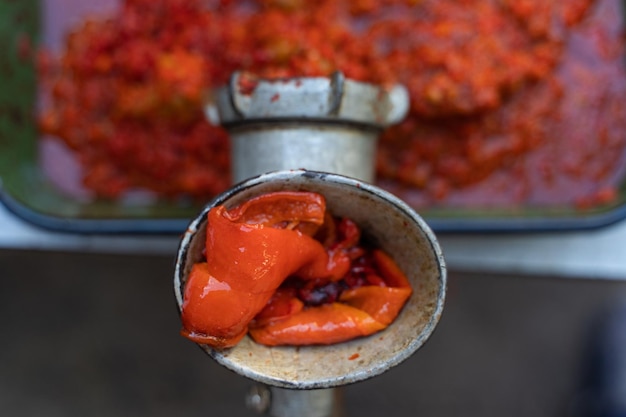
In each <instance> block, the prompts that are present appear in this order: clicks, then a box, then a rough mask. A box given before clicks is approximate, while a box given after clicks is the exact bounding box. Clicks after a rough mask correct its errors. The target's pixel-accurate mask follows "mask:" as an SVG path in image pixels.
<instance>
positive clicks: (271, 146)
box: [230, 123, 378, 182]
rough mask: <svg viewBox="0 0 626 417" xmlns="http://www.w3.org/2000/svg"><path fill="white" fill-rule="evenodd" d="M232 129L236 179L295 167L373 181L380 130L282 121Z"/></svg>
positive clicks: (233, 168)
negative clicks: (271, 124)
mask: <svg viewBox="0 0 626 417" xmlns="http://www.w3.org/2000/svg"><path fill="white" fill-rule="evenodd" d="M230 132H231V145H232V153H231V161H232V177H233V180H234V181H235V182H240V181H243V180H245V179H248V178H251V177H253V176H255V175H258V174H260V173H264V172H270V171H280V170H285V169H292V168H306V169H310V170H315V171H325V172H332V173H335V174H341V175H347V176H350V177H354V178H359V179H362V180H365V181H367V182H373V181H374V174H375V172H374V163H375V160H374V158H375V155H376V140H377V137H378V132H377V131H374V130H371V129H359V128H355V127H354V126H352V125H346V126H341V125H334V126H328V125H322V124H306V123H299V124H290V123H289V124H287V125H285V124H284V123H280V126H275V125H274V126H270V125H267V124H266V125H263V126H258V127H256V128H254V127H253V128H250V129H238V130H236V131H235V130H232V129H231V130H230Z"/></svg>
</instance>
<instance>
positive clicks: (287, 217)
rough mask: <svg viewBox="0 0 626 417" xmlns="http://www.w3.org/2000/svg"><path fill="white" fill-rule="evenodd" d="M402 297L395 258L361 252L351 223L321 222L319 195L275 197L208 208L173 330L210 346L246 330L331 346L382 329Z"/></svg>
mask: <svg viewBox="0 0 626 417" xmlns="http://www.w3.org/2000/svg"><path fill="white" fill-rule="evenodd" d="M322 242H323V243H322ZM410 295H411V287H410V285H409V283H408V280H407V279H406V277H405V276H404V274H403V273H402V272H401V271H400V269H399V268H398V267H397V266H396V265H395V263H394V262H393V260H392V259H391V258H390V257H388V256H387V255H385V254H384V253H383V252H381V251H379V250H367V249H365V248H363V247H361V246H360V231H359V230H358V227H357V226H356V224H355V223H354V222H351V221H350V220H347V219H343V220H336V219H333V218H332V216H329V215H328V213H327V212H326V203H325V200H324V198H323V196H321V195H319V194H316V193H309V192H275V193H269V194H265V195H262V196H260V197H257V198H254V199H252V200H249V201H247V202H246V203H244V204H241V205H240V206H237V207H235V208H233V209H230V210H227V209H226V207H224V206H218V207H215V208H213V209H212V210H210V211H209V214H208V219H207V238H206V262H202V263H198V264H196V265H194V266H193V268H192V270H191V273H190V275H189V277H188V280H187V283H186V286H185V293H184V301H183V306H182V321H183V330H182V332H181V333H182V334H183V335H184V336H186V337H187V338H189V339H191V340H193V341H195V342H198V343H204V344H209V345H211V346H213V347H216V348H224V347H231V346H234V345H235V344H236V343H237V342H239V340H240V339H241V338H242V337H243V336H244V335H245V334H246V333H247V332H248V331H249V332H250V335H251V336H252V338H253V339H254V340H255V341H257V342H259V343H262V344H266V345H284V344H288V345H308V344H330V343H337V342H342V341H345V340H349V339H352V338H354V337H358V336H364V335H369V334H372V333H374V332H377V331H379V330H381V329H383V328H385V327H386V326H387V325H388V324H389V323H391V322H392V321H393V320H394V319H395V317H396V316H397V314H398V313H399V311H400V309H401V308H402V306H403V305H404V303H405V302H406V300H407V299H408V297H409V296H410Z"/></svg>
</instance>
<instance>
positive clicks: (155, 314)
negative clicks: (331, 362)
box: [0, 251, 626, 417]
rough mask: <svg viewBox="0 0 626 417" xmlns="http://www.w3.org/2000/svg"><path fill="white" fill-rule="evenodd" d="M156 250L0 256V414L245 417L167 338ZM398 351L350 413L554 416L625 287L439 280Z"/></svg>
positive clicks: (234, 381) (205, 370)
mask: <svg viewBox="0 0 626 417" xmlns="http://www.w3.org/2000/svg"><path fill="white" fill-rule="evenodd" d="M172 264H173V261H172V259H170V258H167V257H140V256H107V255H95V254H67V253H46V252H27V251H0V324H1V327H0V329H2V342H1V344H0V415H2V416H151V417H158V416H171V415H175V416H229V417H235V416H253V415H255V414H254V413H252V412H249V411H247V410H246V409H245V407H244V404H243V397H244V393H245V392H246V390H247V388H248V387H249V386H250V385H251V383H250V382H249V381H247V380H244V379H243V378H241V377H239V376H237V375H235V374H233V373H231V372H230V371H227V370H225V369H223V368H221V367H219V366H218V365H216V364H215V363H214V362H213V361H212V360H211V359H209V358H208V357H206V356H205V355H204V354H203V353H202V352H201V351H200V350H199V349H198V348H197V347H196V346H195V345H193V344H192V343H191V342H188V341H186V340H185V339H183V338H182V337H180V336H179V335H178V330H179V322H178V316H177V313H176V309H175V303H174V297H173V291H172V286H171V277H172ZM449 279H450V285H449V295H448V301H447V305H446V309H445V312H444V315H443V318H442V321H441V323H440V325H439V327H438V328H437V330H436V332H435V333H434V335H433V336H432V338H431V340H430V341H429V342H428V343H427V344H426V346H425V347H424V348H422V349H421V350H420V351H419V352H418V353H417V354H416V355H414V356H413V357H412V358H411V359H409V360H408V361H406V362H405V363H403V364H402V365H400V366H399V367H397V368H394V369H392V370H391V371H389V372H387V373H386V374H384V375H382V376H379V377H377V378H374V379H372V380H369V381H366V382H362V383H358V384H355V385H352V386H349V387H346V388H344V390H343V393H344V400H345V409H346V410H347V414H348V415H349V416H359V417H367V416H380V415H385V414H386V415H392V416H481V417H489V416H494V417H495V416H498V417H502V416H509V417H516V416H520V417H521V416H533V417H543V416H545V417H548V416H567V415H568V410H569V409H570V408H571V404H572V403H573V399H574V398H576V396H575V395H574V393H575V388H576V385H577V381H578V376H579V373H580V365H581V358H582V355H583V345H584V342H585V340H586V334H587V332H588V330H589V326H590V323H591V321H592V319H593V318H594V317H595V316H596V315H597V314H598V313H599V312H600V311H601V310H602V309H603V308H604V307H606V306H610V305H611V304H613V303H617V302H621V301H622V300H625V299H626V282H603V281H591V280H562V279H551V278H546V277H542V278H529V277H515V276H510V277H509V276H506V277H502V276H482V275H480V276H479V275H468V274H459V273H455V272H454V271H453V272H451V274H450V277H449Z"/></svg>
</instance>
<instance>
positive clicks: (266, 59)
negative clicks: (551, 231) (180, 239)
mask: <svg viewBox="0 0 626 417" xmlns="http://www.w3.org/2000/svg"><path fill="white" fill-rule="evenodd" d="M620 7H621V4H620V3H619V2H618V1H616V0H595V1H594V0H571V1H568V2H546V1H543V0H455V1H436V0H419V1H416V0H319V1H315V2H307V1H303V0H247V1H229V0H213V1H209V2H203V1H200V0H189V1H182V0H156V1H154V0H125V1H123V3H122V5H121V7H120V8H119V11H118V12H117V13H116V14H115V16H111V17H109V18H96V17H94V18H88V19H86V20H85V21H84V22H83V23H82V24H81V25H79V26H77V27H76V28H75V29H74V30H73V31H72V32H71V33H69V34H68V36H67V41H66V44H65V48H64V50H63V52H62V54H61V55H60V56H58V57H54V56H51V55H50V54H46V53H42V54H41V56H40V59H39V68H40V74H41V83H42V84H41V85H42V90H43V91H44V92H45V93H46V95H47V96H48V97H47V99H48V100H47V105H45V106H44V109H43V111H42V112H41V114H40V125H41V128H42V130H43V132H45V133H48V134H51V135H54V136H56V137H58V138H61V139H62V140H63V142H64V143H65V144H66V145H67V146H68V147H69V148H71V149H72V150H74V151H75V153H76V154H77V155H78V158H79V160H80V162H81V164H82V166H83V169H84V184H85V185H86V186H87V187H88V188H89V189H91V190H93V192H94V193H95V194H96V195H97V196H100V197H106V198H117V197H119V196H121V195H122V194H123V193H124V192H126V191H127V190H129V189H133V188H138V187H139V188H146V189H149V190H152V191H154V192H156V193H157V194H159V195H161V196H165V197H177V196H181V195H184V196H192V197H196V198H199V199H206V198H207V197H208V196H212V195H214V194H216V193H218V192H220V191H222V190H223V189H225V188H226V187H227V186H228V185H229V183H230V180H229V178H228V170H229V157H228V152H229V149H228V148H229V147H228V137H227V134H226V132H225V131H224V130H223V129H222V128H220V127H217V126H213V125H211V124H209V123H208V122H207V121H206V120H205V117H204V114H203V106H202V104H203V102H204V100H205V99H206V97H205V95H206V94H207V91H209V90H210V88H212V87H216V86H219V85H223V84H224V83H225V82H227V80H228V78H229V76H230V74H232V72H233V71H237V70H243V71H248V72H251V73H253V74H255V75H257V76H259V77H268V78H275V77H289V76H325V75H329V74H331V73H332V72H334V71H337V70H340V71H343V72H344V73H345V75H346V76H347V77H349V78H353V79H356V80H360V81H368V82H374V83H380V84H383V85H389V84H392V83H396V82H399V83H402V84H404V85H405V86H406V87H407V88H408V90H409V93H410V100H411V110H410V113H409V115H408V117H407V119H406V120H405V121H404V122H403V123H402V124H400V125H398V126H395V127H392V128H390V129H388V130H387V131H386V132H385V133H384V135H383V137H382V139H381V143H380V152H379V155H378V162H377V173H378V182H379V183H380V185H382V186H383V187H385V188H388V189H390V190H391V191H393V192H395V193H397V194H399V195H400V196H401V197H402V198H404V199H405V200H407V201H408V202H409V203H410V204H411V205H413V206H416V207H425V206H437V205H446V206H464V207H465V206H511V205H516V204H525V205H577V206H579V207H588V206H593V205H597V204H602V203H609V202H611V201H613V200H614V199H615V198H616V194H617V192H616V185H617V184H618V183H619V181H620V180H621V178H622V175H623V174H624V151H623V150H624V145H625V141H626V135H625V134H624V132H625V131H626V111H625V107H626V106H625V105H626V81H625V80H626V77H625V76H624V75H625V74H624V68H623V63H622V60H623V46H624V45H623V36H622V22H621V19H620V16H621V15H622V13H621V9H620Z"/></svg>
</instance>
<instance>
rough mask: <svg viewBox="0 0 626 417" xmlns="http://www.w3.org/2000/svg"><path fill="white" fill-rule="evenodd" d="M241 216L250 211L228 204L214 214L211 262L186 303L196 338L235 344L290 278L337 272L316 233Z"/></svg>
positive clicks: (199, 272)
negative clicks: (250, 221) (228, 207)
mask: <svg viewBox="0 0 626 417" xmlns="http://www.w3.org/2000/svg"><path fill="white" fill-rule="evenodd" d="M305 194H309V193H305ZM303 197H304V198H305V199H307V198H308V197H306V195H305V196H303ZM269 198H270V199H271V198H272V197H271V194H270V197H269ZM296 206H297V207H300V206H298V205H296ZM321 213H322V218H323V211H322V212H321ZM241 218H243V219H244V220H245V211H243V210H239V211H237V209H236V210H233V211H232V212H230V213H226V208H225V207H224V206H218V207H215V208H213V209H211V210H210V211H209V213H208V218H207V239H206V253H207V262H206V266H198V267H194V268H193V269H192V273H191V274H190V276H189V278H188V282H187V285H186V287H185V293H184V300H183V306H182V322H183V330H182V331H181V333H182V334H183V336H185V337H187V338H189V339H191V340H193V341H195V342H198V343H206V344H209V345H211V346H214V347H218V348H222V347H231V346H234V345H235V344H236V343H237V342H238V341H239V339H241V337H243V336H242V335H243V334H245V332H246V330H247V327H248V324H249V322H250V321H251V320H252V319H253V318H254V316H255V315H256V314H258V313H259V312H260V311H261V310H262V309H263V308H264V306H265V305H266V304H267V302H268V300H269V299H270V298H271V297H272V294H273V293H274V292H275V291H276V289H277V288H278V287H279V285H280V284H281V283H282V282H283V281H284V280H285V279H286V278H287V277H288V276H290V275H298V276H302V277H303V278H306V279H313V278H319V277H322V278H323V277H329V276H333V274H334V273H335V272H336V271H334V270H333V269H332V268H334V265H333V263H332V262H329V257H328V254H327V253H326V251H325V249H324V248H323V246H322V245H321V244H320V243H319V242H318V241H316V240H315V239H313V238H312V237H310V236H307V235H304V234H302V233H300V232H299V231H295V230H286V229H276V228H272V227H264V226H263V225H255V224H247V223H245V222H239V221H238V220H239V219H241Z"/></svg>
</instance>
